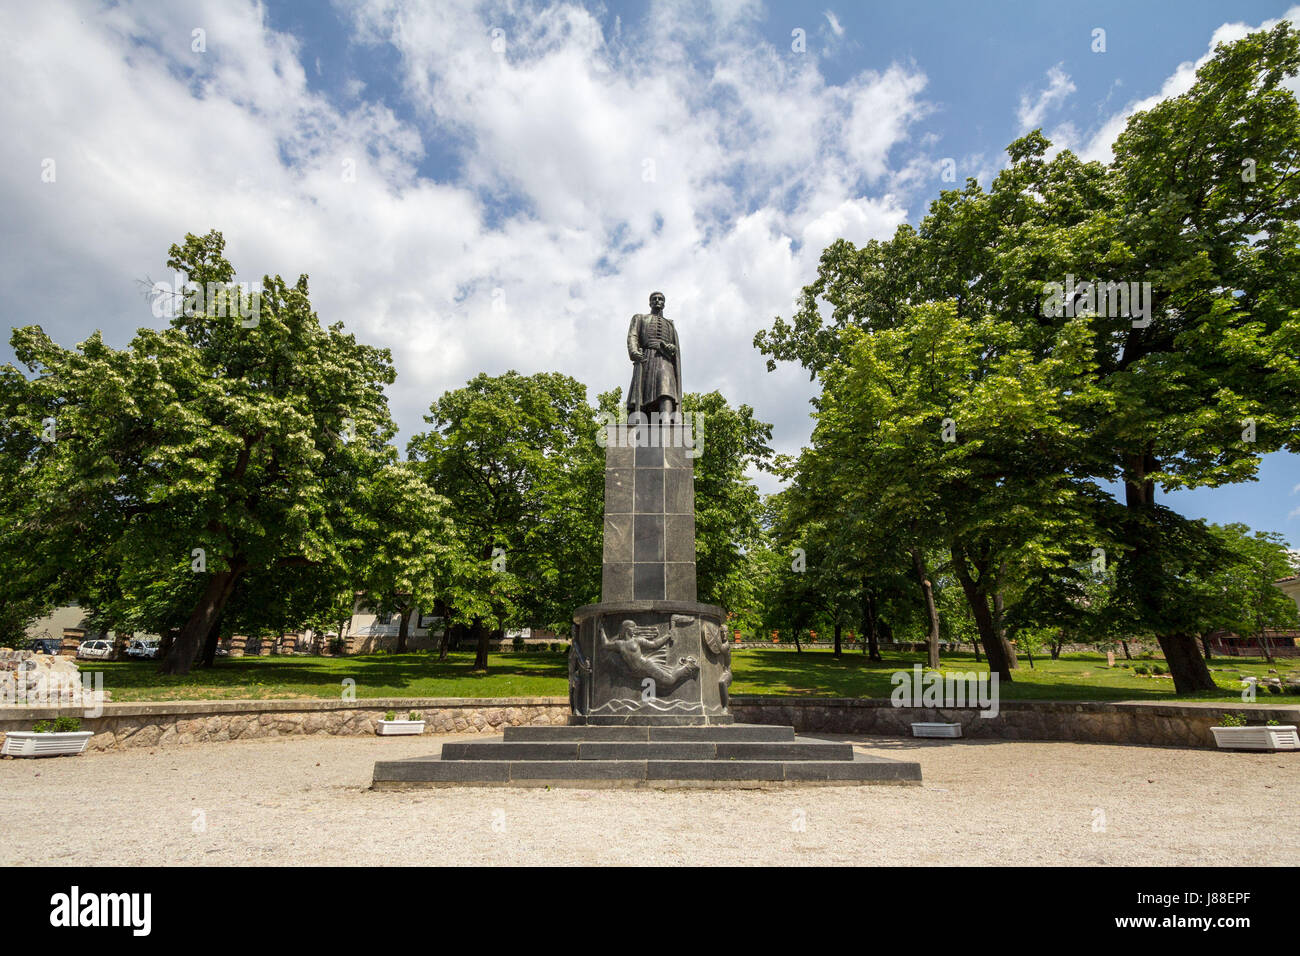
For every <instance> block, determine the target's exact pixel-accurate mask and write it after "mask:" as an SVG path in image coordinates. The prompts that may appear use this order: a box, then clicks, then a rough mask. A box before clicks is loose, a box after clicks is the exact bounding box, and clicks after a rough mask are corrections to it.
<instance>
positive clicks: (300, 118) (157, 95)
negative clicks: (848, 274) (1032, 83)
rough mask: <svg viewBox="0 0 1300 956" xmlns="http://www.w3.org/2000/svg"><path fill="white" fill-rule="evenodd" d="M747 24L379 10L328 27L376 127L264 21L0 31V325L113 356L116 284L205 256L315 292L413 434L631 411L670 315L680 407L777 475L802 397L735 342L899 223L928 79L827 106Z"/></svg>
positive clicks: (167, 16) (104, 23)
mask: <svg viewBox="0 0 1300 956" xmlns="http://www.w3.org/2000/svg"><path fill="white" fill-rule="evenodd" d="M760 12H761V7H760V6H759V5H757V4H755V3H751V2H733V3H727V4H717V5H715V6H714V7H713V8H711V10H710V11H709V12H708V14H707V15H704V16H701V13H700V11H699V10H698V9H697V8H696V7H694V6H688V5H685V4H681V3H658V4H655V5H654V7H653V8H652V10H651V13H650V15H649V16H648V17H647V18H646V21H645V25H644V26H638V27H636V28H635V29H634V30H633V29H628V28H627V27H626V26H625V25H624V24H622V23H621V22H619V21H613V22H612V23H611V24H607V25H606V24H603V22H602V21H601V20H600V19H598V18H597V17H596V16H594V15H593V14H592V13H591V12H590V11H588V10H586V9H584V8H582V7H580V6H577V5H573V4H564V3H561V4H553V5H550V6H541V5H535V4H530V3H511V4H501V5H494V4H487V5H483V4H479V3H475V2H469V0H457V2H447V3H439V4H437V5H428V4H423V3H415V2H405V0H372V2H367V3H362V4H359V5H357V6H354V7H349V8H347V10H346V11H345V12H344V13H343V14H342V16H344V17H345V18H346V27H347V29H348V31H349V32H350V34H351V37H350V38H351V41H352V43H353V44H354V46H355V47H356V48H357V50H358V51H359V52H360V54H362V55H364V54H367V53H374V54H382V55H383V56H384V57H385V59H384V61H383V62H390V61H391V62H395V63H396V65H397V70H398V74H397V77H396V79H397V81H398V83H399V85H400V100H401V101H400V102H398V101H396V100H391V99H390V101H388V102H385V101H384V100H383V99H382V98H379V95H378V93H377V92H375V89H376V84H375V83H373V82H372V83H367V82H365V81H364V80H363V79H362V78H361V77H348V78H346V79H345V80H344V81H341V82H340V83H339V84H338V89H339V91H340V93H339V96H338V98H337V99H335V98H331V96H329V95H328V94H327V93H325V92H322V89H323V87H322V85H321V84H320V83H319V82H317V81H318V78H319V74H320V72H321V66H320V64H319V62H318V60H317V59H316V58H312V60H311V61H310V70H311V74H310V77H309V75H308V71H307V70H305V69H304V65H303V62H302V52H301V49H300V45H299V42H298V41H297V40H296V39H295V38H294V37H293V36H291V35H288V34H286V33H283V32H280V31H277V30H276V29H274V28H273V27H272V25H271V24H270V23H269V22H268V18H267V15H266V12H265V10H264V9H263V8H262V7H261V6H260V4H257V3H252V2H217V0H184V2H178V3H167V4H162V3H149V2H143V3H126V4H122V5H118V6H115V7H110V8H101V7H99V6H98V5H94V4H91V3H88V2H87V3H83V4H74V5H70V6H69V5H58V4H25V5H24V4H9V5H5V6H4V7H3V8H0V52H3V54H4V55H3V57H0V93H2V94H3V95H2V96H0V117H3V121H4V127H5V129H6V130H7V135H6V136H5V137H3V138H0V194H2V195H3V196H4V198H5V204H6V209H7V212H8V215H7V216H6V217H5V219H4V221H3V223H0V236H3V241H4V242H5V248H6V250H7V254H6V256H5V257H4V259H3V260H2V261H0V288H3V290H4V301H5V302H6V303H7V304H8V306H9V309H8V312H9V315H8V318H9V323H10V324H14V325H17V324H26V323H28V322H39V323H41V324H43V325H45V326H46V328H47V330H48V331H50V332H51V334H53V335H54V336H55V337H56V339H58V340H59V341H61V342H64V343H67V344H71V343H73V342H76V341H80V340H81V339H84V338H85V337H86V336H87V335H88V334H90V332H92V331H93V330H94V329H96V328H103V329H104V330H105V331H106V334H107V336H108V338H109V340H110V341H112V342H114V343H115V344H117V345H122V344H124V343H125V342H126V341H127V340H128V339H129V338H130V336H131V334H132V332H133V331H134V329H135V328H137V327H139V326H143V325H152V324H156V320H154V319H153V318H152V316H151V315H150V313H149V309H148V302H147V301H146V300H144V299H143V298H142V297H141V296H140V295H139V294H138V291H137V289H136V286H135V280H136V279H139V278H142V277H144V276H145V275H150V274H151V275H152V277H153V278H158V277H159V274H160V273H161V272H162V261H163V259H164V258H165V253H166V249H167V246H168V245H170V244H171V243H172V242H177V241H179V240H180V239H181V238H182V236H183V235H184V233H186V232H205V231H207V230H208V229H209V228H218V229H220V230H222V231H223V233H224V234H225V236H226V239H227V243H228V245H227V255H228V256H229V258H230V259H231V261H232V262H233V263H234V264H235V266H236V268H237V269H239V270H240V278H242V279H255V278H258V277H260V276H261V275H262V274H263V273H265V272H279V273H281V274H284V275H285V276H286V277H288V278H295V277H296V276H297V274H298V273H300V272H306V273H309V274H310V275H311V277H312V278H311V281H312V295H313V303H314V305H315V306H316V308H317V311H318V312H319V314H320V315H321V317H322V319H323V320H324V321H327V322H332V321H335V320H342V321H344V322H345V323H346V325H347V326H348V327H349V328H350V329H351V330H353V331H355V332H357V334H358V335H359V336H360V337H361V338H362V339H364V340H366V341H370V342H373V343H375V344H378V345H384V346H387V347H390V348H391V349H393V352H394V357H395V361H396V365H397V369H398V381H397V384H396V385H395V386H394V387H393V389H392V390H391V391H390V396H391V398H392V401H393V407H394V412H395V414H396V416H397V418H398V421H399V424H400V425H401V426H402V428H403V433H404V437H409V435H410V434H412V433H413V432H414V431H417V430H419V429H421V428H422V427H423V423H422V422H421V420H420V416H421V414H422V412H423V411H424V410H425V409H426V408H427V406H428V403H429V401H430V400H431V399H432V398H434V397H436V396H437V395H438V394H440V393H441V392H442V391H444V390H446V389H448V388H454V387H456V386H458V385H460V384H462V383H463V382H464V381H465V380H467V379H468V378H469V377H471V376H472V375H474V374H476V373H477V372H478V371H480V370H486V371H489V372H499V371H503V370H504V369H507V368H516V369H519V370H520V371H522V372H526V373H527V372H534V371H540V370H549V369H558V370H561V371H564V372H567V373H569V374H573V375H575V376H576V377H578V378H580V379H581V380H583V381H584V382H586V383H587V384H588V386H589V390H590V391H589V394H590V395H591V396H592V398H594V393H595V392H596V391H598V390H605V389H608V388H611V387H613V386H615V385H624V386H625V385H626V379H627V378H628V372H629V367H628V363H627V361H626V356H625V355H623V354H621V350H622V339H623V334H624V331H625V329H626V323H627V320H628V317H629V315H630V314H631V313H632V312H633V311H635V310H640V309H643V308H644V307H645V299H646V296H647V294H648V292H649V291H650V290H651V289H652V288H662V289H663V290H664V291H665V292H666V293H667V295H668V300H669V306H668V312H669V314H670V315H672V316H673V317H674V318H675V319H676V320H677V321H678V322H679V327H680V330H681V335H682V340H683V353H684V372H685V376H686V385H687V387H688V388H690V389H692V390H698V391H706V390H709V389H713V388H720V389H722V390H723V391H724V393H726V394H727V395H728V397H729V398H730V399H731V400H732V401H733V402H742V401H743V402H748V403H750V404H752V405H754V406H755V408H756V409H757V411H758V414H759V415H760V417H763V418H765V419H768V420H773V421H775V422H776V423H777V426H778V444H780V445H781V446H782V447H783V448H784V449H786V450H793V449H792V447H791V446H792V445H793V446H794V447H797V445H798V443H799V442H800V441H802V440H803V439H804V438H805V437H806V435H807V431H808V426H807V419H806V415H807V406H806V399H807V397H808V396H809V394H811V389H810V386H809V385H808V383H807V381H806V376H804V375H803V374H802V373H800V372H798V370H782V371H781V372H779V373H776V374H771V375H769V374H768V373H766V372H765V371H763V361H762V357H761V356H759V355H758V354H757V353H755V352H754V350H753V349H752V347H751V346H750V341H751V339H752V337H753V334H754V332H755V331H756V330H757V329H758V328H761V327H764V326H766V325H767V324H769V323H770V321H771V319H772V317H773V316H774V315H776V314H778V313H780V314H785V315H788V314H789V312H790V305H791V302H792V301H793V299H794V297H795V295H796V294H797V292H798V290H799V288H800V287H801V286H802V285H803V284H804V283H806V282H807V281H809V279H810V278H811V277H812V275H813V274H814V272H815V269H816V261H817V257H818V255H819V254H820V252H821V249H822V248H823V247H824V246H825V245H826V244H827V243H828V242H830V241H831V240H833V239H834V238H837V237H839V236H844V237H846V238H849V239H851V240H853V241H855V242H862V241H865V240H866V239H869V238H873V237H880V236H884V235H887V234H889V233H891V232H892V231H893V229H894V228H895V227H896V226H897V225H898V224H899V223H901V222H902V221H903V220H904V218H905V216H906V211H905V203H904V202H903V201H902V200H901V199H899V198H897V196H896V194H895V192H894V191H892V188H891V187H890V185H889V184H890V182H891V176H893V175H894V174H895V173H896V172H897V171H898V170H899V169H900V168H903V167H905V166H907V164H909V163H914V162H915V161H916V157H915V155H914V153H915V147H914V146H913V145H911V144H909V143H908V131H909V127H910V126H911V124H912V123H913V122H915V120H916V119H917V118H918V117H920V116H922V115H924V112H925V110H926V109H927V106H926V104H925V102H924V101H923V100H922V98H921V96H922V92H923V90H924V88H925V76H924V75H923V74H922V73H921V71H920V70H919V69H918V68H917V67H916V66H915V65H913V64H894V65H891V66H888V67H885V68H883V69H881V70H879V71H865V72H862V73H859V74H857V75H855V76H852V77H850V78H849V79H847V80H845V81H844V82H842V83H839V84H834V83H830V82H828V81H827V80H826V78H825V77H824V76H823V74H822V72H821V71H820V69H819V65H818V60H817V58H816V56H815V55H814V54H812V53H809V54H805V55H798V54H795V53H793V52H791V51H789V50H787V49H782V48H779V47H773V46H772V45H771V44H770V43H768V42H766V41H764V40H763V39H762V36H761V33H760V31H759V30H758V27H757V26H756V18H757V16H758V15H759V14H760ZM196 25H198V26H199V27H201V29H203V30H204V31H205V32H204V44H205V49H204V50H202V51H196V50H195V49H194V36H193V32H192V31H193V30H194V29H195V28H196ZM607 29H608V33H607ZM328 70H329V64H326V71H327V72H328ZM433 144H436V147H437V151H438V153H439V156H442V157H448V159H447V161H446V162H442V161H440V162H438V163H430V162H428V159H429V153H430V147H431V145H433ZM45 158H52V159H54V160H55V161H56V164H57V177H56V180H55V182H53V183H42V181H41V170H42V165H41V164H42V161H43V159H45ZM431 170H432V171H431ZM894 188H896V187H894Z"/></svg>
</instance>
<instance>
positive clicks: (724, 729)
mask: <svg viewBox="0 0 1300 956" xmlns="http://www.w3.org/2000/svg"><path fill="white" fill-rule="evenodd" d="M504 739H505V741H506V742H507V743H515V742H522V741H527V742H529V743H544V742H548V741H575V740H576V741H581V742H592V743H595V742H609V743H612V742H614V741H660V740H692V741H699V740H707V741H712V742H714V743H723V742H726V743H741V742H746V743H781V742H783V741H787V740H794V728H793V727H782V726H779V725H776V724H716V725H715V724H710V725H708V726H704V727H699V726H696V727H664V726H653V725H651V726H621V727H606V726H585V725H582V724H569V725H556V724H546V725H540V726H523V727H507V728H505V736H504Z"/></svg>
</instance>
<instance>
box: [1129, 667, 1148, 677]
mask: <svg viewBox="0 0 1300 956" xmlns="http://www.w3.org/2000/svg"><path fill="white" fill-rule="evenodd" d="M1133 673H1134V674H1141V675H1142V676H1143V677H1145V676H1146V675H1147V674H1149V673H1151V670H1150V668H1148V667H1147V666H1146V665H1145V664H1138V665H1137V666H1136V667H1134V668H1133Z"/></svg>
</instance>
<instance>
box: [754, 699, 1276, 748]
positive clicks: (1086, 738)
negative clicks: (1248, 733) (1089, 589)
mask: <svg viewBox="0 0 1300 956" xmlns="http://www.w3.org/2000/svg"><path fill="white" fill-rule="evenodd" d="M731 710H732V713H733V714H735V715H736V719H737V720H741V721H744V722H745V723H751V724H786V725H791V726H793V727H794V729H795V731H796V732H798V733H818V732H820V733H832V734H882V735H888V736H899V737H909V736H911V734H912V727H911V725H912V723H914V722H916V723H920V722H942V723H960V724H961V727H962V736H963V737H974V738H992V739H1000V740H1069V741H1077V742H1083V743H1108V744H1156V745H1161V746H1173V747H1213V746H1214V735H1213V734H1212V733H1210V728H1211V727H1213V726H1216V725H1218V724H1219V722H1220V719H1221V718H1222V716H1223V715H1224V714H1228V713H1232V714H1236V713H1244V714H1245V715H1246V717H1247V719H1248V721H1249V722H1250V723H1265V722H1266V721H1268V720H1276V721H1278V722H1279V723H1282V724H1297V725H1300V706H1296V705H1291V706H1268V705H1261V704H1253V705H1252V704H1198V703H1175V704H1157V703H1151V704H1148V703H1094V702H1085V701H1080V702H1071V701H1045V700H1014V701H1008V700H1004V701H1002V702H1001V706H1000V707H999V711H998V715H997V716H996V717H981V716H980V715H979V711H977V710H973V709H969V708H942V707H894V706H892V704H891V702H890V701H889V700H887V699H885V700H860V699H857V698H842V697H837V698H826V697H823V698H806V697H805V698H792V697H784V698H770V697H766V698H765V697H733V698H732V699H731Z"/></svg>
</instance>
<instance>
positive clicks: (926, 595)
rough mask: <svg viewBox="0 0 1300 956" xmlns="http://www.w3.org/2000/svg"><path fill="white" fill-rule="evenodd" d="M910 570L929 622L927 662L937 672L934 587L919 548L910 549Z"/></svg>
mask: <svg viewBox="0 0 1300 956" xmlns="http://www.w3.org/2000/svg"><path fill="white" fill-rule="evenodd" d="M912 570H913V571H915V572H916V580H917V582H918V583H919V584H920V585H921V597H922V598H923V599H924V600H925V613H926V616H927V618H928V619H929V621H930V631H929V633H928V634H927V635H926V637H925V648H926V656H927V660H928V663H929V665H930V666H931V667H932V668H934V669H935V670H938V668H939V609H938V608H936V607H935V604H934V586H933V585H932V584H931V583H930V575H929V574H928V573H927V572H926V568H925V559H924V558H922V557H921V551H920V549H919V548H913V549H912Z"/></svg>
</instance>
